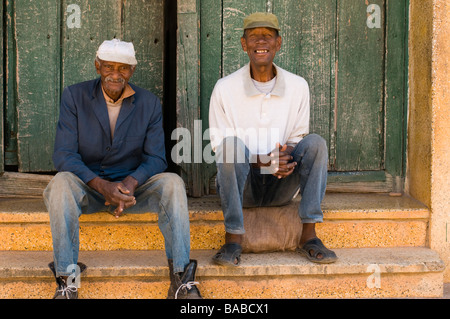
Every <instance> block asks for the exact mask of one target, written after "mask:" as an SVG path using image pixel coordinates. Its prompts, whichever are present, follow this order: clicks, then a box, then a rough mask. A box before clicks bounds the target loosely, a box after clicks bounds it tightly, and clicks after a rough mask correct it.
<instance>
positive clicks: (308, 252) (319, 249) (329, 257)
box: [297, 237, 338, 264]
mask: <svg viewBox="0 0 450 319" xmlns="http://www.w3.org/2000/svg"><path fill="white" fill-rule="evenodd" d="M297 252H299V253H300V254H301V255H303V256H305V257H306V258H308V259H309V260H310V261H312V262H315V263H319V264H330V263H334V262H335V261H336V260H337V259H338V258H337V256H336V254H335V253H334V252H333V251H331V250H329V249H328V248H326V247H325V245H324V244H323V243H322V241H321V240H320V239H319V238H317V237H316V238H313V239H311V240H308V241H307V242H306V243H305V244H304V245H303V247H301V248H297ZM319 254H322V257H321V258H318V255H319Z"/></svg>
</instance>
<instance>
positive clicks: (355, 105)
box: [335, 0, 384, 171]
mask: <svg viewBox="0 0 450 319" xmlns="http://www.w3.org/2000/svg"><path fill="white" fill-rule="evenodd" d="M383 2H384V1H381V0H377V1H371V3H372V4H377V5H379V6H380V8H381V9H383V8H384V3H383ZM366 11H367V4H366V2H365V1H353V0H339V1H338V12H337V14H338V39H337V41H338V44H337V47H338V49H337V75H336V76H337V77H338V79H337V85H338V87H337V99H338V102H337V109H336V110H335V111H336V114H335V116H336V118H337V125H336V155H335V156H336V158H335V169H336V170H338V171H349V170H356V171H361V170H379V169H382V168H383V160H384V158H383V149H384V145H383V144H384V139H383V135H384V134H383V130H384V127H383V121H384V113H383V112H384V103H383V97H384V92H383V91H384V83H383V81H384V29H383V28H372V29H370V28H369V27H368V26H367V24H366V20H367V15H366V14H365V13H366ZM381 14H384V10H381ZM383 21H384V19H383Z"/></svg>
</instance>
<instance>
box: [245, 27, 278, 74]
mask: <svg viewBox="0 0 450 319" xmlns="http://www.w3.org/2000/svg"><path fill="white" fill-rule="evenodd" d="M241 45H242V49H243V50H244V51H246V52H247V55H248V57H249V58H250V64H251V65H252V66H253V67H257V68H259V67H272V62H273V59H274V58H275V54H276V53H277V52H278V51H279V50H280V48H281V36H279V35H278V33H277V31H276V30H275V29H272V28H253V29H247V30H245V33H244V36H243V37H242V38H241Z"/></svg>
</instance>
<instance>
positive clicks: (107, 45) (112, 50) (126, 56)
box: [97, 39, 137, 65]
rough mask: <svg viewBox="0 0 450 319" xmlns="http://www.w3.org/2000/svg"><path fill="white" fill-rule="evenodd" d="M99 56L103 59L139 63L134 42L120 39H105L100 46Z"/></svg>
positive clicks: (131, 63)
mask: <svg viewBox="0 0 450 319" xmlns="http://www.w3.org/2000/svg"><path fill="white" fill-rule="evenodd" d="M97 57H98V58H99V59H100V60H103V61H110V62H118V63H125V64H130V65H136V64H137V60H136V56H135V52H134V46H133V43H131V42H124V41H120V40H119V39H112V40H106V41H104V42H103V43H102V44H101V45H100V47H99V48H98V51H97Z"/></svg>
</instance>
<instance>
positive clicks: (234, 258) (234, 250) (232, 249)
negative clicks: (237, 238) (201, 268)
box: [212, 243, 242, 267]
mask: <svg viewBox="0 0 450 319" xmlns="http://www.w3.org/2000/svg"><path fill="white" fill-rule="evenodd" d="M241 252H242V246H241V245H239V244H236V243H230V244H225V245H223V246H222V248H220V250H219V252H218V253H217V254H215V255H214V257H213V258H212V260H213V261H214V262H215V263H216V264H219V265H222V266H234V267H236V266H239V264H240V263H241Z"/></svg>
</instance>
